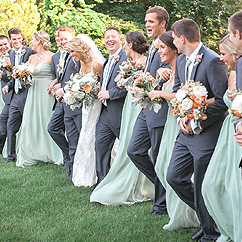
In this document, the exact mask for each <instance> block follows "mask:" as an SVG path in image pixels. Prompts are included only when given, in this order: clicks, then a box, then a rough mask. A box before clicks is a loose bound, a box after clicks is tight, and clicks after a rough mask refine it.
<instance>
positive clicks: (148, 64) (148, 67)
mask: <svg viewBox="0 0 242 242" xmlns="http://www.w3.org/2000/svg"><path fill="white" fill-rule="evenodd" d="M156 52H157V50H156V51H154V52H153V53H152V54H151V55H150V58H147V61H146V65H147V68H145V70H150V65H151V62H152V60H153V59H154V57H155V53H156ZM149 54H150V47H149V51H148V56H149ZM147 62H148V63H147Z"/></svg>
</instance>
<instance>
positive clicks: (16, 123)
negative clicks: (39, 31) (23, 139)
mask: <svg viewBox="0 0 242 242" xmlns="http://www.w3.org/2000/svg"><path fill="white" fill-rule="evenodd" d="M8 35H9V38H10V41H11V43H12V44H13V47H14V50H13V51H12V52H11V53H10V55H9V57H10V61H11V65H12V70H13V68H14V66H17V65H20V64H21V63H25V62H27V61H28V59H29V56H30V55H32V54H34V53H35V52H34V51H32V49H31V48H29V47H25V46H23V45H22V40H23V39H22V31H21V30H20V29H19V28H16V27H14V28H12V29H10V30H9V31H8ZM11 90H13V92H12V97H11V102H10V106H9V118H8V123H7V153H8V157H7V159H6V162H9V161H15V160H16V133H17V132H18V131H19V129H20V126H21V123H22V117H23V111H24V105H25V101H26V98H27V93H28V89H26V88H25V87H24V85H23V84H22V83H21V81H18V80H15V79H14V78H12V79H11V81H9V82H8V83H7V85H6V86H4V87H3V89H2V91H3V93H4V94H5V95H6V94H8V93H9V92H10V91H11Z"/></svg>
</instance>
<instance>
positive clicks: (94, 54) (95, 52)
mask: <svg viewBox="0 0 242 242" xmlns="http://www.w3.org/2000/svg"><path fill="white" fill-rule="evenodd" d="M76 37H78V38H80V39H81V40H83V41H84V42H85V43H86V44H88V45H89V46H90V48H91V56H92V57H95V58H97V59H98V60H99V61H100V63H102V64H103V63H104V61H105V58H104V57H103V55H102V54H101V52H100V51H99V49H98V48H97V46H96V45H95V43H94V41H93V40H92V39H91V38H90V37H89V36H88V35H86V34H78V35H77V36H76Z"/></svg>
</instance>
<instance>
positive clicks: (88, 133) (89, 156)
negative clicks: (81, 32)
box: [72, 62, 118, 187]
mask: <svg viewBox="0 0 242 242" xmlns="http://www.w3.org/2000/svg"><path fill="white" fill-rule="evenodd" d="M92 66H93V62H92ZM92 66H91V72H89V73H87V74H85V76H90V77H91V78H92V77H93V76H94V73H93V68H92ZM101 108H102V103H101V102H100V101H99V100H95V101H94V102H93V105H92V106H90V107H85V106H84V105H83V106H82V129H81V132H80V136H79V140H78V145H77V150H76V153H75V158H74V164H73V177H72V182H73V183H74V185H75V186H77V187H80V186H84V187H88V186H90V187H91V186H93V185H94V184H96V182H97V176H96V159H95V156H96V155H95V130H96V123H97V121H98V118H99V115H100V112H101ZM117 146H118V140H117V139H116V141H115V144H114V148H113V150H112V160H113V159H114V157H115V155H116V151H117Z"/></svg>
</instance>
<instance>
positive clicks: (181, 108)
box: [171, 81, 208, 122]
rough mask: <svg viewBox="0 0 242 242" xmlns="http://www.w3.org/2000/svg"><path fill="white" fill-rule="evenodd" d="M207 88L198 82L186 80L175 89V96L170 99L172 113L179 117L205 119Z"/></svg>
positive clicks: (196, 119)
mask: <svg viewBox="0 0 242 242" xmlns="http://www.w3.org/2000/svg"><path fill="white" fill-rule="evenodd" d="M207 93H208V92H207V89H206V88H205V87H204V86H203V85H202V84H201V83H200V82H194V81H188V82H186V84H185V85H183V84H182V85H181V88H180V89H179V90H178V91H177V93H176V96H175V97H174V98H173V99H172V100H171V104H172V106H173V114H174V115H175V116H179V117H182V118H184V117H187V118H189V119H194V120H195V121H196V122H197V121H198V120H201V119H202V120H206V119H207V115H206V114H205V113H206V110H207V104H206V103H205V100H206V98H207Z"/></svg>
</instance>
